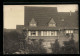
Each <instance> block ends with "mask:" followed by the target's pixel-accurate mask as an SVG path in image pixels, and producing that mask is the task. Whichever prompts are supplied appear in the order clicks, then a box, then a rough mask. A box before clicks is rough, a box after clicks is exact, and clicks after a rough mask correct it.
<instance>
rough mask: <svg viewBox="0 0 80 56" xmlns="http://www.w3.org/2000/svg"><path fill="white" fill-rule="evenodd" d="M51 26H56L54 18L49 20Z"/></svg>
mask: <svg viewBox="0 0 80 56" xmlns="http://www.w3.org/2000/svg"><path fill="white" fill-rule="evenodd" d="M49 27H56V23H55V21H54V20H53V18H52V19H51V20H50V22H49Z"/></svg>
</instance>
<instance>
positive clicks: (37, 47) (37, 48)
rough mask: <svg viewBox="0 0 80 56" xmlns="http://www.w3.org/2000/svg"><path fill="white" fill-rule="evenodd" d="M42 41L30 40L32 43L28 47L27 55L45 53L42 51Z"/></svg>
mask: <svg viewBox="0 0 80 56" xmlns="http://www.w3.org/2000/svg"><path fill="white" fill-rule="evenodd" d="M42 41H43V40H42V39H40V40H38V41H36V40H35V39H34V40H32V43H31V44H29V45H28V49H29V53H30V54H31V53H32V54H35V53H36V54H42V53H46V50H45V49H44V47H43V45H42Z"/></svg>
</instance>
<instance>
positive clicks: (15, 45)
mask: <svg viewBox="0 0 80 56" xmlns="http://www.w3.org/2000/svg"><path fill="white" fill-rule="evenodd" d="M18 39H19V38H18V33H17V32H16V31H11V32H5V31H4V37H3V52H4V53H5V54H6V53H8V54H12V53H14V52H16V51H18V50H19V40H18Z"/></svg>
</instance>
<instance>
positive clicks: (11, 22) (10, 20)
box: [3, 4, 78, 29]
mask: <svg viewBox="0 0 80 56" xmlns="http://www.w3.org/2000/svg"><path fill="white" fill-rule="evenodd" d="M24 6H33V7H57V10H58V12H70V11H72V12H75V11H76V10H78V5H76V4H73V5H4V11H3V13H4V28H6V29H16V25H24Z"/></svg>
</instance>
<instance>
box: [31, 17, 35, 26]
mask: <svg viewBox="0 0 80 56" xmlns="http://www.w3.org/2000/svg"><path fill="white" fill-rule="evenodd" d="M30 26H36V21H35V20H34V18H32V20H31V22H30Z"/></svg>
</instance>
